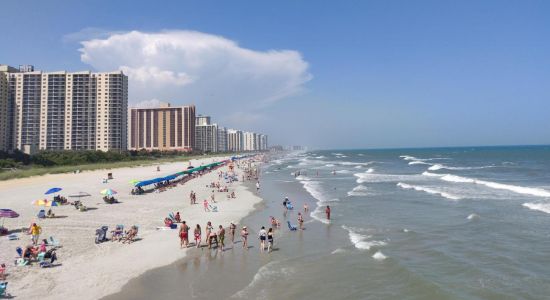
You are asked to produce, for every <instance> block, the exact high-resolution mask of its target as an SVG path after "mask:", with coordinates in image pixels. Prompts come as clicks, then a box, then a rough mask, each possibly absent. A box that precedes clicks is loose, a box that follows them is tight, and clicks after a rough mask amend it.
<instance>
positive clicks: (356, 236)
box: [342, 225, 386, 250]
mask: <svg viewBox="0 0 550 300" xmlns="http://www.w3.org/2000/svg"><path fill="white" fill-rule="evenodd" d="M342 228H344V229H345V230H347V231H348V236H349V240H350V242H351V243H352V244H353V245H354V246H355V248H357V249H359V250H370V248H371V247H375V246H378V247H379V246H384V245H386V243H385V242H383V241H374V240H369V239H370V238H371V237H372V236H370V235H363V234H360V233H359V232H358V231H359V230H357V229H354V228H350V227H347V226H345V225H343V226H342Z"/></svg>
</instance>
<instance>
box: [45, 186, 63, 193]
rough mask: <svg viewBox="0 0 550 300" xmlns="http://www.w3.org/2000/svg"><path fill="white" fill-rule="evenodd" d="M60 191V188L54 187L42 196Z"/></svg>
mask: <svg viewBox="0 0 550 300" xmlns="http://www.w3.org/2000/svg"><path fill="white" fill-rule="evenodd" d="M61 190H62V188H58V187H54V188H51V189H49V190H48V191H47V192H46V193H45V194H44V195H49V194H53V193H57V192H59V191H61Z"/></svg>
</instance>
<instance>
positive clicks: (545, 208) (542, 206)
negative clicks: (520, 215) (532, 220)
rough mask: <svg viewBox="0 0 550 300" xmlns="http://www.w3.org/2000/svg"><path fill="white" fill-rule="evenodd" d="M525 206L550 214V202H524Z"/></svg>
mask: <svg viewBox="0 0 550 300" xmlns="http://www.w3.org/2000/svg"><path fill="white" fill-rule="evenodd" d="M522 205H523V206H524V207H527V208H529V209H532V210H538V211H542V212H545V213H547V214H550V203H529V202H528V203H523V204H522Z"/></svg>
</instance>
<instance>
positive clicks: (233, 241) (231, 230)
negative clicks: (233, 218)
mask: <svg viewBox="0 0 550 300" xmlns="http://www.w3.org/2000/svg"><path fill="white" fill-rule="evenodd" d="M236 230H237V225H235V222H231V224H230V225H229V233H230V234H231V243H233V244H235V231H236Z"/></svg>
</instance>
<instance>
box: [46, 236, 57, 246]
mask: <svg viewBox="0 0 550 300" xmlns="http://www.w3.org/2000/svg"><path fill="white" fill-rule="evenodd" d="M46 242H47V244H48V246H54V247H61V243H59V241H58V240H57V239H55V238H54V237H53V236H50V237H49V238H48V239H47V240H46Z"/></svg>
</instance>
